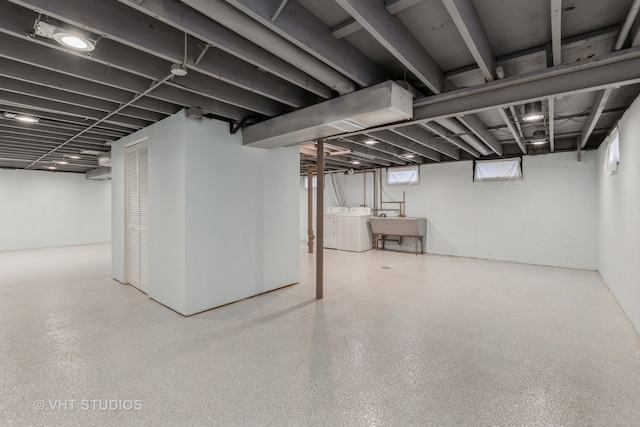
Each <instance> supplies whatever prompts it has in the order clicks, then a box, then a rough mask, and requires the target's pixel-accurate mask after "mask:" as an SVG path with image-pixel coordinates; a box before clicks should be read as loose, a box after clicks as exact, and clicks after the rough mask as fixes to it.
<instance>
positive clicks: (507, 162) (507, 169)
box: [473, 157, 522, 182]
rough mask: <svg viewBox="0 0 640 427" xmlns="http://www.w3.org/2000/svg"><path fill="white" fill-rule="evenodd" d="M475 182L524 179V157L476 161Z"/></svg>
mask: <svg viewBox="0 0 640 427" xmlns="http://www.w3.org/2000/svg"><path fill="white" fill-rule="evenodd" d="M473 181H474V182H501V181H522V159H521V158H519V157H517V158H515V159H500V160H483V161H476V162H474V171H473Z"/></svg>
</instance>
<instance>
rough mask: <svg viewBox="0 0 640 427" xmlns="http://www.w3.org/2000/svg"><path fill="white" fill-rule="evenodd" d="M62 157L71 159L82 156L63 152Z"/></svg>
mask: <svg viewBox="0 0 640 427" xmlns="http://www.w3.org/2000/svg"><path fill="white" fill-rule="evenodd" d="M64 158H65V159H71V160H80V159H81V158H82V156H79V155H77V154H65V155H64Z"/></svg>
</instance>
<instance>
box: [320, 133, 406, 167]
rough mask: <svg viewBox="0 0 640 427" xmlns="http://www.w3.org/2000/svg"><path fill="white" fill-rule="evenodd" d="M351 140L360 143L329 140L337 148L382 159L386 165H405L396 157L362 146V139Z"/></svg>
mask: <svg viewBox="0 0 640 427" xmlns="http://www.w3.org/2000/svg"><path fill="white" fill-rule="evenodd" d="M352 139H354V140H356V141H360V143H356V142H352V141H347V140H339V139H333V140H331V144H333V145H337V146H339V147H343V148H346V149H349V150H351V151H353V152H354V153H361V154H364V155H366V156H371V157H374V158H376V159H383V160H385V161H387V162H388V163H393V164H396V165H404V164H406V162H404V161H402V160H400V159H398V157H396V156H395V155H391V154H387V153H385V152H383V151H380V150H378V149H375V148H373V147H375V146H372V147H369V146H367V145H364V144H363V143H362V141H363V139H362V137H353V138H352ZM379 144H383V143H382V142H380V143H379Z"/></svg>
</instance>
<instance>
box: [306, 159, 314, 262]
mask: <svg viewBox="0 0 640 427" xmlns="http://www.w3.org/2000/svg"><path fill="white" fill-rule="evenodd" d="M313 239H315V236H314V235H313V168H312V167H308V168H307V243H308V245H309V253H310V254H312V253H313Z"/></svg>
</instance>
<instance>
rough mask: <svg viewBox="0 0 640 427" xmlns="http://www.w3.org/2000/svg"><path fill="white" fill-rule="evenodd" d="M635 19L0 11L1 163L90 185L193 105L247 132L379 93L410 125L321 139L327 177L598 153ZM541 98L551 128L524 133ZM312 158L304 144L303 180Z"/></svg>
mask: <svg viewBox="0 0 640 427" xmlns="http://www.w3.org/2000/svg"><path fill="white" fill-rule="evenodd" d="M638 7H640V1H638V0H635V1H632V0H612V1H607V2H602V1H600V0H579V1H578V0H571V1H570V0H564V1H562V0H548V1H535V2H532V1H528V0H509V1H506V0H482V1H479V0H478V1H472V0H422V1H420V0H387V1H383V0H227V1H224V0H119V1H118V0H56V1H46V0H0V12H1V13H0V167H4V168H16V169H25V168H28V169H47V168H50V167H52V166H55V167H56V168H57V170H58V171H71V172H86V171H88V170H90V169H94V168H96V167H97V166H98V161H97V155H96V154H97V153H100V152H107V151H109V144H110V143H111V142H112V141H115V140H117V139H119V138H121V137H123V136H125V135H128V134H130V133H133V132H135V131H137V130H139V129H142V128H144V127H146V126H149V125H150V124H153V123H155V122H157V121H159V120H162V119H163V118H165V117H167V116H169V115H171V114H174V113H176V112H178V111H179V110H180V109H182V108H185V107H187V108H189V107H198V108H200V109H201V110H202V112H203V114H205V115H207V116H210V117H215V118H218V119H221V120H226V121H228V122H229V123H230V129H232V128H238V129H239V128H243V127H246V126H251V125H253V124H255V123H258V122H264V121H267V120H269V119H272V118H274V117H278V116H282V115H284V114H287V113H290V112H292V111H296V110H300V111H299V112H298V114H304V111H305V110H304V109H305V108H306V107H309V106H311V105H315V104H319V103H321V102H323V101H326V100H328V99H334V98H336V97H339V96H343V95H346V94H348V93H351V92H353V91H357V90H359V89H362V88H365V87H370V86H374V85H376V84H379V83H382V82H384V81H387V80H394V81H396V82H400V83H401V84H402V85H403V86H405V88H407V89H408V90H410V91H412V92H413V94H414V108H413V117H412V118H410V119H407V120H403V121H400V122H395V123H390V124H385V125H384V126H378V127H375V128H373V129H364V130H358V131H355V132H347V131H345V132H344V133H342V134H340V135H336V136H334V137H331V138H330V140H329V141H328V144H329V148H328V150H329V151H330V153H327V156H326V157H327V161H326V164H327V167H328V168H330V169H343V168H345V167H354V168H369V167H379V166H394V165H405V164H416V163H434V162H443V161H456V160H468V159H482V158H497V157H500V156H514V155H528V154H537V153H545V152H551V151H558V150H562V151H566V150H577V149H578V147H580V149H593V148H597V147H598V146H599V145H600V144H601V143H602V141H603V139H604V138H605V137H606V135H607V133H608V132H609V131H610V130H611V128H612V126H615V124H616V122H617V120H618V119H619V118H620V117H621V115H622V114H623V113H624V111H625V110H626V108H627V107H628V106H629V105H630V103H631V102H632V101H633V100H634V99H635V97H636V96H637V95H638V93H640V86H639V83H640V47H638V45H639V44H640V20H639V19H638V18H637V16H636V15H637V9H638ZM47 29H48V30H47ZM47 31H49V33H47ZM61 31H67V32H72V33H73V32H78V33H79V34H81V35H83V36H85V37H87V38H88V39H90V40H92V41H93V42H95V49H94V50H93V51H90V52H82V51H77V50H73V49H71V48H68V47H65V46H63V45H62V44H60V43H59V42H57V41H55V40H54V39H53V38H52V37H51V36H52V35H53V33H57V32H61ZM172 66H173V70H174V72H177V73H178V74H181V73H180V72H181V71H183V70H184V71H187V74H186V75H184V76H180V75H174V74H173V73H172V72H171V70H172ZM534 101H540V102H541V106H542V112H543V115H544V118H543V119H541V120H539V121H536V122H531V123H528V122H525V121H524V120H523V115H524V108H525V104H527V103H530V102H534ZM310 111H312V110H310ZM19 115H27V116H31V117H36V118H38V119H39V121H38V122H37V123H23V122H20V121H18V120H16V118H17V116H19ZM534 131H544V133H545V135H546V137H547V143H546V144H545V145H543V146H535V147H534V146H533V145H532V144H531V138H532V135H533V132H534ZM371 142H375V144H371ZM86 150H89V152H90V153H93V154H87V153H86ZM83 151H85V154H81V152H83ZM313 153H314V149H313V146H312V144H311V145H310V144H308V143H305V148H304V149H303V150H302V154H301V171H305V170H306V168H307V167H308V166H313V165H314V163H315V160H314V159H315V156H314V155H313ZM329 154H330V155H329ZM75 155H80V156H81V158H80V159H73V158H70V157H69V156H75ZM64 160H66V161H68V164H60V163H55V162H59V161H64Z"/></svg>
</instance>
